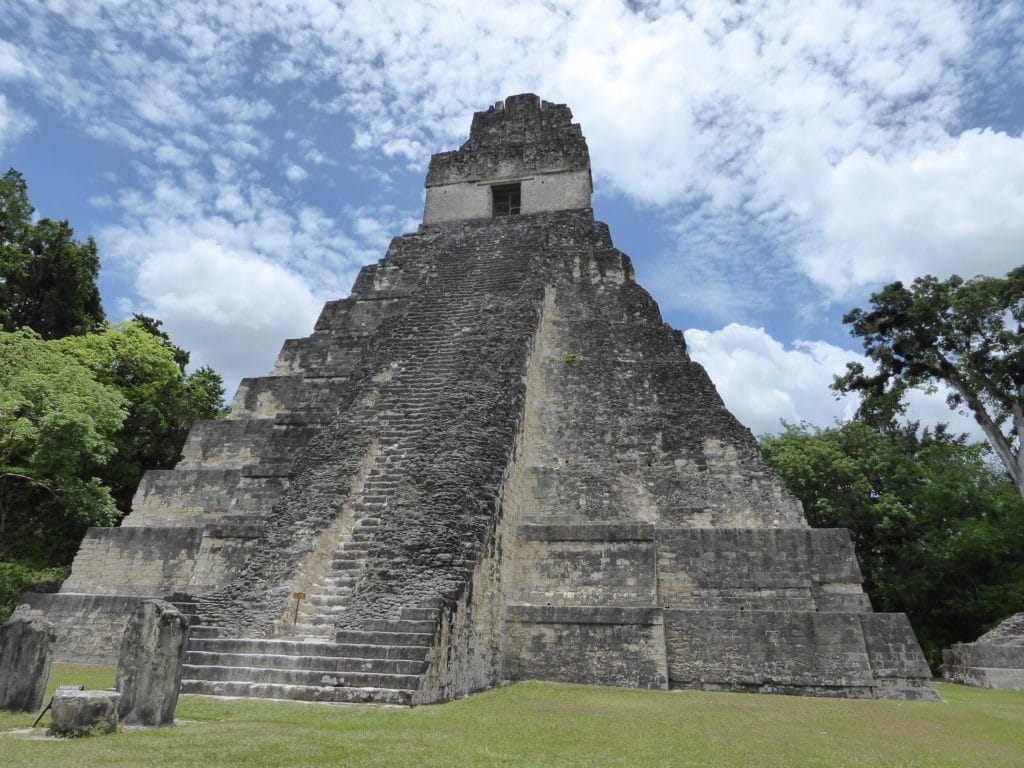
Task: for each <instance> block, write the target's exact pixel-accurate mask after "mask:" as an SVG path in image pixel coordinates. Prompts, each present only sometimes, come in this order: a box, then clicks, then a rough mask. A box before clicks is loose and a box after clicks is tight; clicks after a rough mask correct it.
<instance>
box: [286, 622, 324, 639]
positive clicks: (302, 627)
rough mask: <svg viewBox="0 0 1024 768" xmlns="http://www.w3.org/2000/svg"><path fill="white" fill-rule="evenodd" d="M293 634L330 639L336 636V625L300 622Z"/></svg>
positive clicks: (295, 626)
mask: <svg viewBox="0 0 1024 768" xmlns="http://www.w3.org/2000/svg"><path fill="white" fill-rule="evenodd" d="M292 629H293V634H294V635H295V636H296V637H302V638H317V639H320V640H330V639H331V638H332V637H334V627H329V626H325V625H319V626H313V625H312V624H303V623H301V622H300V623H298V624H295V625H294V626H293V627H292Z"/></svg>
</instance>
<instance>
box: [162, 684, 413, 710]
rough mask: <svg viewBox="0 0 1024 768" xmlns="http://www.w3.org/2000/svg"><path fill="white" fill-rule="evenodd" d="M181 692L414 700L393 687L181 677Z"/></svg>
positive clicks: (300, 698) (404, 702)
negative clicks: (253, 681) (289, 683)
mask: <svg viewBox="0 0 1024 768" xmlns="http://www.w3.org/2000/svg"><path fill="white" fill-rule="evenodd" d="M181 692H182V693H195V694H203V695H206V696H249V697H255V698H263V699H291V700H295V701H328V702H339V703H342V702H344V703H349V704H395V705H400V706H408V705H410V704H412V695H413V691H411V690H409V691H403V690H398V689H394V688H346V687H335V686H328V685H280V684H274V683H250V682H245V681H216V680H182V681H181Z"/></svg>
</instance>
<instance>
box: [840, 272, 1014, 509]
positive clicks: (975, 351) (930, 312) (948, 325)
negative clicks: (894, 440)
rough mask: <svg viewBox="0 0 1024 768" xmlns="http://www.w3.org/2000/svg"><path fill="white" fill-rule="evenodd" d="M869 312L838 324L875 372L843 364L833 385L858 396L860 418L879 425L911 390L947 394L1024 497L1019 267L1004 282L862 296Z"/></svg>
mask: <svg viewBox="0 0 1024 768" xmlns="http://www.w3.org/2000/svg"><path fill="white" fill-rule="evenodd" d="M871 304H872V310H871V311H870V312H866V311H864V310H863V309H859V308H858V309H854V310H852V311H851V312H849V313H848V314H847V315H846V316H845V317H844V318H843V322H845V323H847V324H848V325H850V326H851V333H852V334H853V335H854V336H859V337H860V338H861V339H862V340H863V342H864V349H865V352H866V353H867V356H868V357H869V358H870V359H871V360H873V361H874V362H875V363H876V364H877V369H878V370H877V373H874V374H871V373H867V372H866V371H865V369H864V366H862V365H861V364H859V363H849V364H848V365H847V372H846V374H845V375H844V376H841V377H837V378H836V381H835V383H834V385H833V387H834V388H835V389H837V390H839V391H841V392H851V391H855V392H859V393H860V394H861V397H862V403H861V412H860V415H861V416H862V417H863V418H865V419H868V420H875V421H878V422H885V421H887V420H888V419H889V418H891V416H892V415H893V414H894V413H896V412H898V411H900V410H901V408H902V405H901V403H902V397H903V394H904V392H905V391H906V390H907V389H909V388H911V387H920V388H925V389H929V388H934V386H935V385H936V384H937V383H943V384H946V385H948V386H949V387H950V389H951V391H952V392H951V394H950V396H949V398H948V402H949V406H950V407H951V408H953V409H958V410H959V409H966V410H967V411H969V412H970V413H971V414H972V415H973V416H974V418H975V419H976V420H977V422H978V424H979V425H980V426H981V428H982V430H983V431H984V433H985V437H986V438H987V439H988V441H989V444H990V445H991V446H992V449H993V450H994V451H995V453H996V456H998V458H999V460H1000V461H1001V462H1002V464H1003V466H1004V468H1005V469H1006V471H1007V472H1008V473H1009V475H1010V477H1011V478H1012V479H1013V481H1014V484H1015V485H1016V486H1017V489H1018V492H1019V493H1020V495H1021V496H1022V497H1024V453H1022V451H1021V447H1022V444H1024V267H1018V268H1016V269H1014V270H1012V271H1011V272H1009V274H1007V275H1006V277H1005V278H996V277H976V278H974V279H973V280H964V279H963V278H961V277H958V276H956V275H954V276H952V277H950V278H949V279H948V280H938V279H937V278H935V277H932V276H925V277H920V278H918V279H916V280H915V281H914V283H913V285H912V286H911V287H910V288H907V287H906V286H904V285H903V283H899V282H896V283H892V284H891V285H888V286H886V287H885V288H884V289H882V290H881V291H880V292H878V293H875V294H873V295H872V296H871Z"/></svg>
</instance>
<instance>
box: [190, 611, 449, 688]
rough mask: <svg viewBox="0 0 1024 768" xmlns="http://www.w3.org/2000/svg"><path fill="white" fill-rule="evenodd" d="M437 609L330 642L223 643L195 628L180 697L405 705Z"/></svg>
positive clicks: (423, 666) (420, 670)
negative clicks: (193, 695)
mask: <svg viewBox="0 0 1024 768" xmlns="http://www.w3.org/2000/svg"><path fill="white" fill-rule="evenodd" d="M439 613H440V612H439V610H438V609H435V608H405V609H403V611H402V616H401V618H400V619H398V620H396V621H377V622H372V623H371V624H370V625H369V626H367V627H365V628H364V629H360V630H341V631H339V632H337V634H336V637H335V642H330V641H329V640H326V639H318V638H315V637H305V638H295V639H286V638H272V639H257V638H223V637H217V630H216V629H215V628H213V627H203V626H195V627H193V634H192V635H191V637H190V638H189V642H188V655H187V657H186V659H185V665H184V667H183V669H182V681H181V692H182V693H199V694H206V695H213V696H256V697H261V698H268V699H299V700H303V701H324V702H347V703H367V702H375V703H378V704H395V705H406V706H408V705H410V704H412V703H414V696H415V694H416V691H417V690H419V688H420V683H421V681H422V677H423V674H424V673H425V672H426V671H427V666H428V662H427V654H428V653H429V651H430V647H431V645H432V643H433V641H434V632H435V629H436V627H437V626H438V617H439Z"/></svg>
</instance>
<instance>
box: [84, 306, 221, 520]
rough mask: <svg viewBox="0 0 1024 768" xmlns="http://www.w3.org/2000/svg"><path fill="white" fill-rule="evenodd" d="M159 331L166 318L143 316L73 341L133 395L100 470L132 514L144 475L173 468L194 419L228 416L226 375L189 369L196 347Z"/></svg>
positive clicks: (98, 374)
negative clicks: (184, 345) (177, 343)
mask: <svg viewBox="0 0 1024 768" xmlns="http://www.w3.org/2000/svg"><path fill="white" fill-rule="evenodd" d="M159 328H160V321H159V320H153V319H152V318H146V317H144V316H136V319H135V320H133V321H132V322H129V323H122V324H119V325H115V326H109V327H108V328H107V329H106V330H105V331H104V332H103V333H96V334H89V335H87V336H83V337H81V338H80V339H76V340H75V342H74V343H73V344H72V345H71V346H72V352H73V354H74V355H76V356H77V357H78V359H79V360H81V361H82V362H84V363H86V364H87V365H88V366H89V367H90V368H91V370H92V371H93V375H94V376H95V378H96V380H97V381H98V382H100V383H102V384H106V385H108V386H111V387H113V388H114V389H116V390H117V391H118V392H120V394H121V395H122V397H124V399H125V403H126V410H127V413H126V417H125V421H124V424H123V426H122V428H121V429H120V430H119V431H118V433H117V434H116V435H115V437H114V444H115V449H116V450H115V452H114V454H113V456H112V457H111V459H110V461H108V462H107V463H106V464H105V465H104V466H103V468H102V469H101V470H100V472H99V477H100V479H101V480H102V481H103V482H104V483H105V484H106V485H107V486H109V487H110V489H111V492H112V493H113V496H114V499H115V501H116V502H117V506H118V508H119V509H120V511H121V513H122V514H127V513H128V512H129V511H130V508H131V500H132V496H133V495H134V494H135V489H136V488H137V487H138V484H139V480H141V479H142V474H143V472H145V471H146V470H147V469H167V468H170V467H173V466H174V464H175V463H176V462H177V461H178V458H179V456H180V453H181V447H182V445H183V444H184V443H185V438H186V437H188V431H189V429H190V428H191V427H192V424H193V423H194V422H195V421H197V420H201V419H215V418H218V417H219V416H221V415H222V397H223V394H224V389H223V387H222V386H221V379H220V376H219V375H218V374H216V373H215V372H214V371H213V370H212V369H210V368H206V367H203V368H199V369H198V370H196V371H194V372H193V373H191V374H186V373H185V365H186V364H187V363H188V357H189V355H188V352H185V351H184V350H182V349H180V348H179V347H176V346H174V345H173V344H171V342H170V339H169V338H168V337H167V335H166V334H164V333H162V332H160V330H159Z"/></svg>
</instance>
